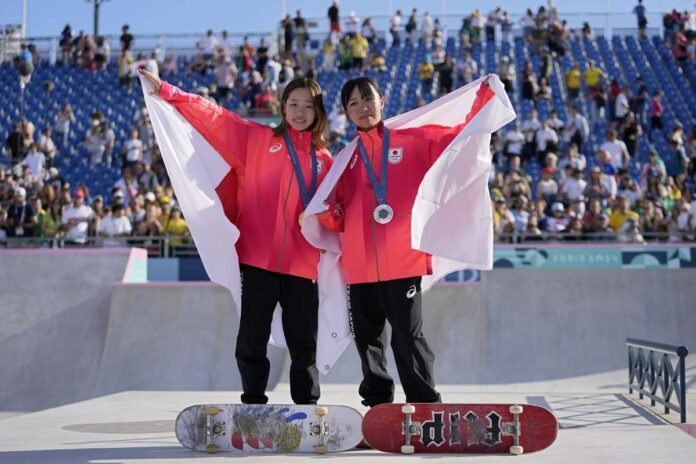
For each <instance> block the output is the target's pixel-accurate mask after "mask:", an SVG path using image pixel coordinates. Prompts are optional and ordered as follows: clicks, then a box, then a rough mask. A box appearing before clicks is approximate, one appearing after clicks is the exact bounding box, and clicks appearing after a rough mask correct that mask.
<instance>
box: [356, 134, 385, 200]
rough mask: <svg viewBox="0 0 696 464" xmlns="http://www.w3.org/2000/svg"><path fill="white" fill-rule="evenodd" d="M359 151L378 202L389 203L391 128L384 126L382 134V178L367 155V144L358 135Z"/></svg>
mask: <svg viewBox="0 0 696 464" xmlns="http://www.w3.org/2000/svg"><path fill="white" fill-rule="evenodd" d="M358 151H359V152H360V159H362V162H363V165H364V166H365V171H366V172H367V178H368V179H369V180H370V185H372V190H374V192H375V196H377V203H378V204H380V205H386V204H387V159H388V158H389V153H388V152H389V130H388V129H387V128H386V127H384V133H383V136H382V170H381V172H380V175H381V179H380V180H379V181H378V180H377V175H376V174H375V169H374V168H373V167H372V163H370V159H369V158H368V157H367V150H365V145H363V142H362V139H361V138H360V137H358Z"/></svg>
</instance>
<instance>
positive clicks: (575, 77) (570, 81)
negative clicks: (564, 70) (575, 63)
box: [566, 69, 582, 89]
mask: <svg viewBox="0 0 696 464" xmlns="http://www.w3.org/2000/svg"><path fill="white" fill-rule="evenodd" d="M581 77H582V75H581V74H580V70H579V69H571V70H570V71H568V74H566V86H567V87H568V88H569V89H579V88H580V79H581Z"/></svg>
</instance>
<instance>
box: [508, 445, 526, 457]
mask: <svg viewBox="0 0 696 464" xmlns="http://www.w3.org/2000/svg"><path fill="white" fill-rule="evenodd" d="M522 453H524V448H522V447H521V446H511V447H510V454H514V455H515V456H519V455H520V454H522Z"/></svg>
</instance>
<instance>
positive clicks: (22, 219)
mask: <svg viewBox="0 0 696 464" xmlns="http://www.w3.org/2000/svg"><path fill="white" fill-rule="evenodd" d="M37 223H38V219H37V216H36V211H35V210H34V208H33V207H32V205H31V204H30V203H29V202H27V191H26V190H25V189H24V188H23V187H17V188H16V189H15V191H14V200H13V202H12V203H11V204H10V206H9V208H7V219H6V220H5V223H4V229H5V230H6V231H7V236H8V237H17V238H22V237H33V236H34V229H35V227H36V224H37Z"/></svg>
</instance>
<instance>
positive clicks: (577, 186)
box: [560, 169, 587, 203]
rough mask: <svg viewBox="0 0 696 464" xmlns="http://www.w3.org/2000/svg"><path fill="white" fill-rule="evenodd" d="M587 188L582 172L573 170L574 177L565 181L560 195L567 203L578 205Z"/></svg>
mask: <svg viewBox="0 0 696 464" xmlns="http://www.w3.org/2000/svg"><path fill="white" fill-rule="evenodd" d="M585 187H587V181H585V179H583V178H582V171H581V170H580V169H573V171H572V175H571V176H569V177H566V179H565V180H564V181H563V184H562V185H561V189H560V193H561V196H562V197H563V198H564V199H565V200H566V201H567V202H569V203H576V202H578V201H582V199H583V194H584V193H585Z"/></svg>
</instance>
